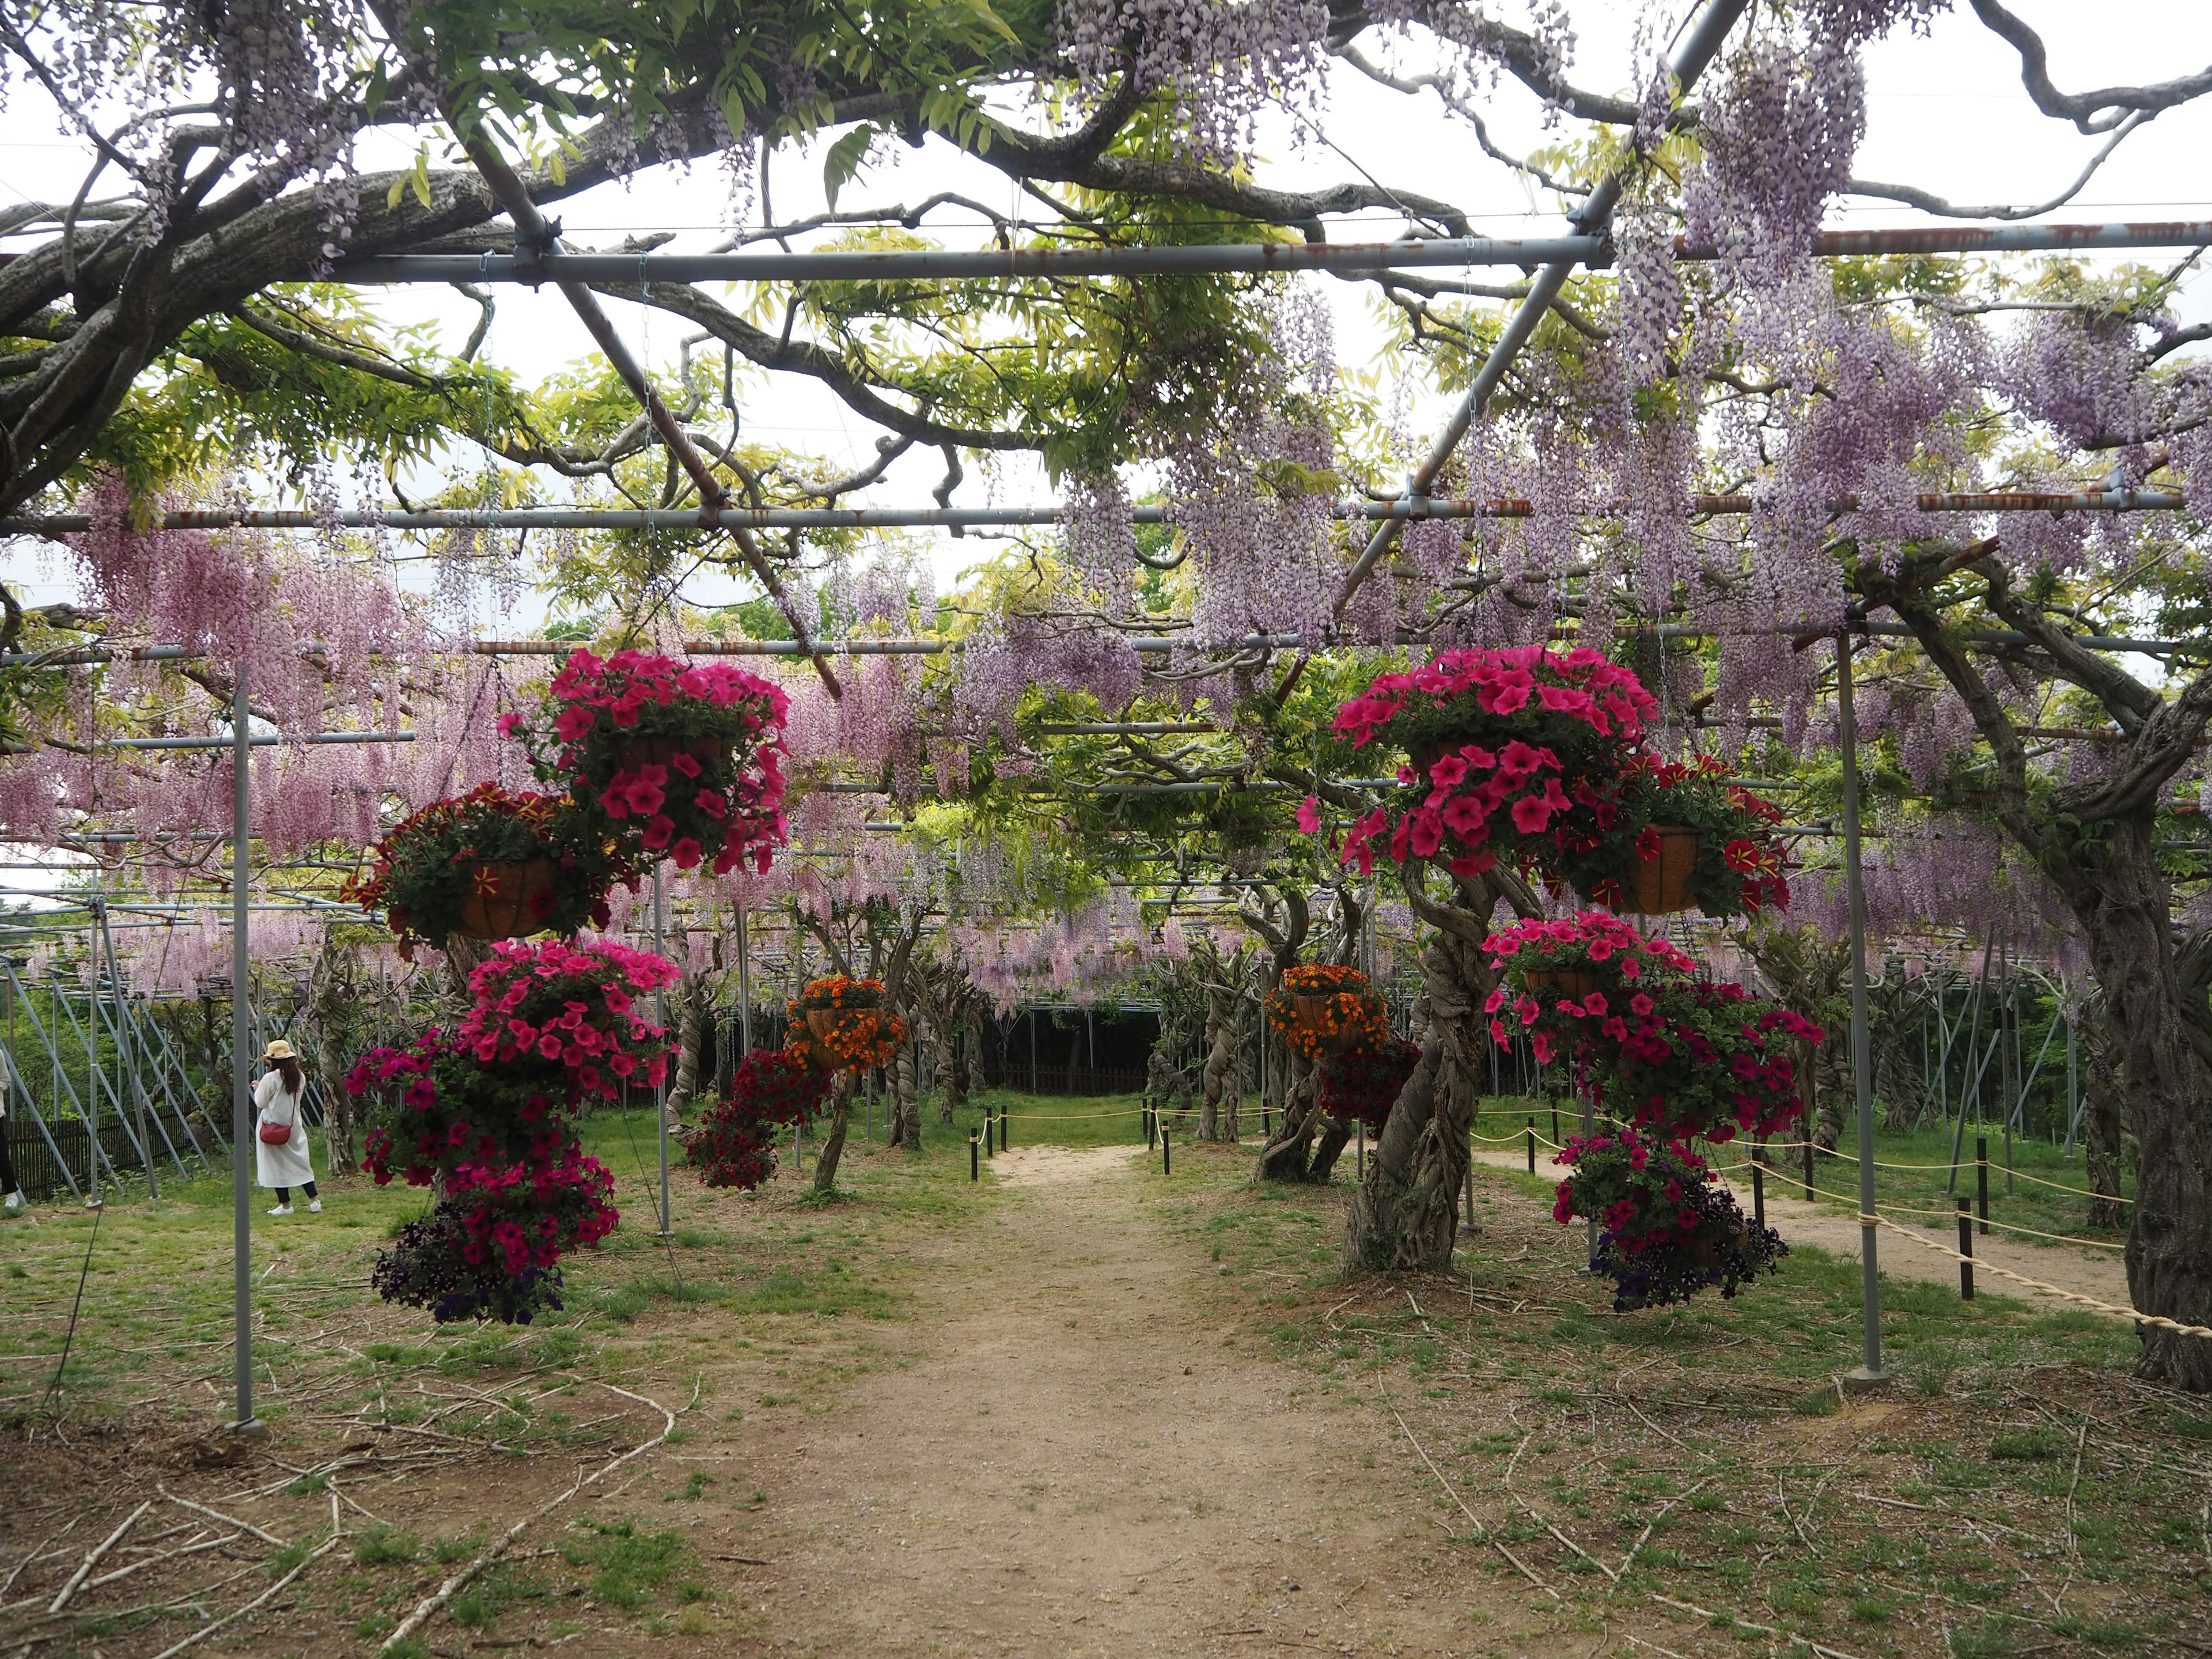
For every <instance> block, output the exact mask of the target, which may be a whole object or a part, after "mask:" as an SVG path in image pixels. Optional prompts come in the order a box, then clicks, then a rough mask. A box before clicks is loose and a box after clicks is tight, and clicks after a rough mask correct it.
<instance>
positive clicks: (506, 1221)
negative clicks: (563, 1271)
mask: <svg viewBox="0 0 2212 1659" xmlns="http://www.w3.org/2000/svg"><path fill="white" fill-rule="evenodd" d="M614 1189H615V1178H614V1176H612V1175H611V1174H610V1173H609V1172H608V1170H607V1169H606V1167H605V1165H604V1164H601V1163H600V1162H599V1160H598V1159H597V1158H562V1160H561V1161H560V1162H559V1163H557V1164H507V1165H506V1166H504V1167H501V1168H494V1167H493V1166H491V1165H489V1164H463V1165H461V1166H460V1167H459V1169H457V1170H454V1171H453V1174H452V1176H450V1177H449V1178H448V1179H447V1186H446V1192H447V1198H448V1199H449V1200H451V1201H452V1203H453V1208H454V1211H455V1217H454V1218H455V1219H456V1220H457V1221H458V1222H459V1225H460V1228H461V1231H462V1232H463V1234H464V1235H465V1238H466V1241H467V1242H466V1243H463V1244H462V1245H461V1247H460V1251H461V1259H462V1260H463V1261H466V1262H467V1263H468V1264H469V1265H470V1266H471V1267H483V1266H486V1265H495V1266H498V1267H503V1268H504V1269H505V1270H506V1271H507V1273H509V1274H510V1275H513V1276H516V1277H520V1275H521V1274H523V1273H526V1272H528V1271H529V1270H530V1269H532V1268H533V1267H535V1268H544V1267H551V1266H552V1265H553V1264H554V1263H555V1262H556V1261H558V1260H560V1258H561V1257H562V1255H566V1254H568V1252H570V1251H572V1250H580V1249H590V1248H591V1247H592V1245H594V1244H596V1243H599V1241H600V1240H601V1239H603V1238H605V1237H606V1236H607V1235H608V1234H609V1233H611V1232H612V1231H614V1230H615V1227H616V1225H617V1223H618V1222H619V1221H620V1219H621V1217H620V1215H619V1214H618V1212H617V1211H616V1209H615V1207H614V1206H612V1205H611V1204H610V1203H608V1202H607V1194H610V1193H611V1192H613V1191H614Z"/></svg>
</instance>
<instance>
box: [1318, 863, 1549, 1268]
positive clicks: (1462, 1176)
mask: <svg viewBox="0 0 2212 1659" xmlns="http://www.w3.org/2000/svg"><path fill="white" fill-rule="evenodd" d="M1427 874H1428V872H1427V868H1426V866H1425V864H1424V863H1423V862H1422V861H1421V860H1409V861H1408V862H1407V865H1406V867H1405V872H1404V875H1405V884H1406V897H1407V902H1410V903H1411V904H1412V906H1413V912H1414V914H1415V915H1418V916H1419V917H1420V919H1421V920H1422V921H1425V922H1427V923H1428V924H1429V925H1430V926H1431V927H1433V928H1435V929H1436V930H1437V931H1436V934H1435V936H1434V938H1432V939H1431V940H1430V942H1429V945H1428V947H1427V949H1425V951H1422V953H1421V970H1422V981H1423V982H1422V990H1421V995H1420V998H1419V1001H1417V1002H1416V1003H1415V1004H1414V1007H1413V1032H1414V1036H1416V1038H1417V1039H1419V1040H1420V1042H1421V1060H1420V1064H1419V1066H1415V1067H1414V1069H1413V1075H1412V1076H1411V1077H1409V1078H1407V1079H1406V1086H1405V1087H1404V1088H1403V1089H1401V1091H1399V1094H1398V1100H1397V1103H1396V1104H1395V1105H1394V1106H1393V1107H1392V1108H1391V1109H1390V1115H1389V1118H1388V1119H1387V1120H1385V1121H1384V1122H1383V1133H1381V1134H1379V1135H1377V1136H1376V1139H1375V1144H1374V1147H1373V1149H1372V1152H1371V1155H1370V1158H1369V1159H1368V1163H1367V1176H1366V1179H1365V1180H1364V1181H1362V1182H1360V1184H1359V1189H1358V1194H1357V1195H1356V1196H1355V1197H1354V1198H1353V1200H1352V1206H1351V1208H1350V1209H1349V1210H1348V1211H1347V1212H1346V1215H1345V1218H1344V1261H1345V1265H1346V1267H1351V1268H1360V1267H1366V1268H1377V1269H1390V1268H1412V1269H1417V1270H1420V1271H1425V1272H1443V1271H1447V1270H1449V1267H1451V1257H1452V1246H1453V1244H1454V1243H1455V1241H1456V1239H1457V1238H1458V1236H1459V1206H1460V1193H1461V1190H1462V1188H1464V1187H1465V1185H1466V1184H1467V1170H1468V1151H1469V1148H1468V1135H1469V1133H1470V1132H1471V1131H1472V1130H1473V1128H1474V1103H1475V1096H1476V1094H1477V1093H1478V1091H1480V1088H1481V1079H1482V1077H1483V1068H1484V1067H1485V1066H1486V1065H1487V1064H1488V1062H1489V1044H1490V1025H1489V1017H1488V1016H1487V1015H1486V1014H1485V1013H1484V1012H1482V1005H1483V1001H1484V1000H1485V999H1486V997H1488V996H1489V994H1490V993H1491V991H1492V988H1493V987H1495V986H1496V984H1497V975H1494V974H1493V973H1492V971H1491V969H1490V959H1489V957H1488V956H1487V955H1486V953H1485V952H1484V951H1483V949H1482V941H1483V940H1484V939H1486V938H1487V937H1488V936H1489V933H1490V917H1491V913H1492V911H1493V910H1495V909H1496V908H1497V907H1498V900H1499V899H1500V898H1501V897H1504V896H1506V895H1507V894H1508V893H1509V892H1511V893H1514V894H1515V895H1516V908H1527V909H1528V910H1530V911H1533V910H1534V908H1535V906H1534V902H1533V900H1531V899H1529V898H1528V896H1527V895H1526V894H1525V892H1521V891H1519V890H1518V884H1517V882H1511V878H1510V877H1504V876H1501V875H1500V874H1499V873H1498V872H1495V871H1493V872H1490V873H1488V874H1486V875H1483V876H1480V877H1476V878H1473V879H1471V880H1463V881H1462V882H1461V883H1460V884H1459V893H1458V896H1457V897H1456V898H1455V900H1454V901H1453V902H1450V903H1449V904H1438V903H1437V902H1434V901H1433V900H1431V898H1430V897H1429V896H1428V895H1427V893H1426V892H1425V882H1426V879H1427ZM1509 882H1511V884H1510V885H1509Z"/></svg>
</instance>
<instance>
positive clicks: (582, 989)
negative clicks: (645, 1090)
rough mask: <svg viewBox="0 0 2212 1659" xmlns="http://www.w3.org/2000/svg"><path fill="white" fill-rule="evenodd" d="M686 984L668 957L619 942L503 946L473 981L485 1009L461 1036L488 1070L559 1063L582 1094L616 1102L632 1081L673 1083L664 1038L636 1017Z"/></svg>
mask: <svg viewBox="0 0 2212 1659" xmlns="http://www.w3.org/2000/svg"><path fill="white" fill-rule="evenodd" d="M679 976H680V975H679V974H678V969H677V967H676V964H675V963H672V962H670V961H668V960H667V959H666V958H665V957H656V956H653V955H651V954H649V953H647V952H645V951H633V950H630V949H629V948H628V947H627V946H624V945H617V943H615V942H614V941H613V940H612V939H595V940H593V941H592V943H590V944H588V945H568V944H565V943H563V942H562V941H561V940H558V939H549V940H547V941H545V942H544V943H542V944H538V945H495V946H494V947H493V949H492V955H491V959H490V960H489V961H488V962H486V963H483V965H482V966H481V967H479V968H478V969H477V970H476V971H475V972H474V973H473V974H471V975H469V989H470V991H471V994H473V995H474V996H475V998H476V1003H477V1006H476V1007H475V1008H474V1009H473V1010H472V1011H471V1012H470V1014H469V1016H468V1018H466V1019H465V1020H463V1021H462V1022H461V1028H460V1036H461V1039H462V1041H463V1042H466V1043H468V1044H470V1045H471V1047H472V1048H473V1051H474V1053H475V1054H476V1057H477V1060H481V1061H483V1062H485V1063H487V1064H491V1063H498V1064H508V1063H512V1062H513V1061H517V1060H521V1061H524V1062H529V1061H532V1060H540V1061H545V1062H549V1063H553V1064H557V1065H559V1066H562V1067H565V1068H566V1069H567V1071H568V1073H569V1075H570V1076H571V1077H572V1078H573V1079H574V1084H575V1086H576V1087H577V1088H578V1089H580V1090H581V1091H583V1092H585V1093H586V1094H596V1095H599V1096H600V1097H603V1098H605V1099H608V1100H612V1099H614V1098H615V1097H616V1096H617V1094H618V1093H619V1092H620V1091H621V1088H622V1085H623V1084H624V1083H625V1082H629V1081H631V1080H635V1081H636V1082H637V1083H639V1084H641V1085H645V1086H647V1087H652V1086H654V1085H658V1084H659V1083H660V1082H661V1081H662V1079H665V1077H666V1076H667V1074H668V1060H667V1054H666V1047H665V1042H663V1038H664V1037H665V1032H663V1031H662V1030H659V1028H658V1027H657V1026H653V1025H648V1024H646V1023H645V1022H644V1021H643V1020H642V1019H640V1018H638V1017H637V1015H636V1014H635V1012H633V1010H634V1008H635V999H636V998H637V997H640V996H643V995H646V994H649V993H651V992H653V991H655V990H658V989H659V988H660V987H663V986H665V985H673V984H674V983H676V981H677V980H678V977H679Z"/></svg>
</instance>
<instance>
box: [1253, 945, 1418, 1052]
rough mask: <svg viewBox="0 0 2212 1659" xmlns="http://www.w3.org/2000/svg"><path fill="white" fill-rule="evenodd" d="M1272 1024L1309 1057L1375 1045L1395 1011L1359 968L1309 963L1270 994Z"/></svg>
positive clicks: (1387, 1032)
mask: <svg viewBox="0 0 2212 1659" xmlns="http://www.w3.org/2000/svg"><path fill="white" fill-rule="evenodd" d="M1266 1011H1267V1023H1268V1024H1270V1025H1272V1026H1273V1027H1274V1028H1275V1030H1278V1031H1279V1032H1280V1033H1281V1034H1282V1037H1283V1041H1284V1042H1286V1043H1288V1044H1289V1045H1290V1048H1291V1052H1292V1053H1293V1054H1299V1055H1302V1056H1304V1058H1305V1059H1308V1060H1317V1059H1319V1058H1320V1057H1321V1056H1322V1055H1323V1054H1350V1053H1352V1052H1354V1051H1357V1050H1361V1049H1367V1048H1376V1047H1378V1046H1379V1045H1380V1044H1382V1043H1383V1042H1385V1041H1387V1040H1388V1039H1389V1035H1390V1020H1389V1011H1388V1010H1387V1009H1385V1008H1384V1007H1383V999H1382V998H1380V997H1378V996H1376V994H1375V993H1374V992H1373V991H1372V990H1371V989H1370V988H1369V987H1368V983H1367V975H1364V974H1363V973H1361V972H1360V971H1359V970H1358V969H1356V968H1340V967H1336V966H1334V965H1332V964H1329V963H1301V964H1299V965H1298V966H1297V967H1295V968H1290V969H1285V970H1284V974H1283V978H1282V982H1281V983H1280V984H1279V985H1278V986H1277V987H1275V988H1274V989H1273V990H1272V991H1270V992H1269V993H1268V994H1267V1004H1266Z"/></svg>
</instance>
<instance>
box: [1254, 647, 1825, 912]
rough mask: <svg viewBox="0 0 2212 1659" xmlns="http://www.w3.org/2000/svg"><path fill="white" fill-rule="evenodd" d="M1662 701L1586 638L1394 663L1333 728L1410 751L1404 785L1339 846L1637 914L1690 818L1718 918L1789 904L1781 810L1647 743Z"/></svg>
mask: <svg viewBox="0 0 2212 1659" xmlns="http://www.w3.org/2000/svg"><path fill="white" fill-rule="evenodd" d="M1656 710H1657V705H1656V703H1654V702H1653V701H1652V699H1651V696H1650V694H1649V693H1648V692H1646V691H1645V690H1644V687H1643V685H1642V684H1641V683H1639V682H1638V679H1637V678H1636V676H1635V675H1634V674H1633V673H1632V672H1630V671H1628V670H1627V669H1626V668H1623V667H1620V665H1617V664H1615V663H1613V662H1610V661H1608V660H1607V659H1606V658H1605V657H1603V656H1601V655H1600V654H1599V653H1597V652H1595V651H1589V650H1584V649H1577V650H1574V651H1571V652H1569V653H1566V654H1565V656H1561V655H1559V654H1558V653H1553V652H1551V651H1547V650H1545V649H1544V648H1543V647H1540V646H1523V647H1516V648H1514V649H1510V650H1480V649H1468V650H1461V651H1447V652H1445V653H1443V654H1442V655H1441V656H1439V657H1437V659H1436V660H1435V661H1433V662H1431V663H1430V664H1429V665H1427V666H1426V667H1424V668H1420V669H1417V670H1415V671H1413V672H1412V673H1409V674H1384V675H1383V676H1381V677H1380V678H1377V679H1376V680H1375V682H1374V683H1373V684H1371V685H1370V687H1369V688H1368V690H1367V691H1366V692H1365V693H1364V695H1363V696H1357V697H1354V698H1352V700H1351V701H1350V702H1346V703H1344V704H1342V705H1340V707H1339V708H1338V709H1337V713H1336V726H1335V729H1336V730H1337V732H1339V733H1340V734H1342V735H1345V736H1347V737H1349V738H1352V742H1353V744H1354V746H1355V747H1357V746H1358V745H1359V744H1365V743H1367V742H1369V741H1370V740H1371V739H1373V738H1378V737H1381V738H1387V739H1388V740H1389V741H1390V742H1391V743H1392V744H1395V745H1397V746H1398V747H1401V748H1402V749H1404V750H1406V752H1407V755H1408V757H1410V759H1409V762H1408V763H1407V764H1405V765H1403V766H1401V767H1400V768H1399V769H1398V781H1399V782H1400V783H1401V785H1402V786H1403V788H1402V789H1401V790H1400V792H1399V793H1397V794H1396V796H1395V798H1394V799H1391V800H1389V801H1387V802H1385V803H1384V804H1383V805H1380V806H1377V807H1376V809H1375V810H1374V811H1371V812H1369V813H1367V814H1366V815H1365V816H1364V817H1361V818H1360V819H1358V821H1357V822H1356V823H1353V825H1352V829H1351V831H1350V832H1349V833H1348V834H1347V835H1346V837H1345V839H1344V845H1343V847H1342V848H1341V849H1340V856H1341V857H1342V859H1343V860H1345V861H1346V862H1347V863H1350V862H1357V863H1358V866H1359V869H1360V872H1361V873H1363V874H1365V873H1367V872H1370V871H1372V869H1373V868H1374V865H1375V854H1376V848H1377V846H1378V845H1379V846H1381V847H1383V848H1385V849H1386V850H1387V852H1388V854H1389V858H1390V859H1391V860H1392V861H1393V862H1395V863H1398V864H1404V863H1406V862H1407V860H1413V859H1423V860H1426V859H1441V860H1443V861H1444V863H1445V864H1446V865H1447V866H1448V867H1449V869H1450V871H1451V872H1452V873H1453V874H1454V875H1455V876H1460V877H1462V878H1472V877H1475V876H1479V875H1480V874H1482V873H1483V872H1485V871H1486V870H1489V869H1490V868H1492V866H1494V865H1496V864H1497V863H1498V861H1499V860H1501V859H1504V860H1509V861H1510V862H1511V863H1512V864H1514V865H1515V866H1518V867H1519V868H1521V869H1522V870H1523V871H1535V872H1541V875H1542V877H1543V878H1544V879H1545V881H1546V882H1547V884H1550V885H1551V886H1552V888H1553V890H1554V891H1558V890H1562V889H1563V888H1564V887H1565V886H1566V885H1569V884H1571V885H1572V886H1574V887H1576V888H1577V889H1579V890H1581V891H1582V892H1583V893H1584V894H1586V895H1588V896H1589V897H1591V898H1592V899H1595V900H1596V901H1597V902H1600V903H1604V904H1608V905H1612V906H1613V907H1614V908H1621V909H1625V908H1628V904H1629V899H1630V893H1631V891H1632V888H1633V887H1634V885H1635V884H1636V882H1637V879H1638V866H1639V865H1640V864H1643V863H1648V862H1649V861H1650V860H1653V859H1655V858H1656V857H1658V856H1659V854H1660V849H1661V846H1662V842H1661V837H1660V836H1659V835H1658V833H1657V830H1656V828H1655V827H1654V826H1657V825H1680V826H1681V827H1683V828H1686V829H1693V830H1695V831H1696V832H1697V847H1698V854H1697V860H1696V866H1695V868H1694V869H1693V870H1692V871H1690V872H1686V873H1687V879H1688V887H1689V896H1691V897H1692V898H1693V899H1694V900H1695V901H1696V902H1697V903H1698V905H1699V908H1702V909H1704V910H1705V913H1706V914H1707V915H1735V914H1737V913H1739V912H1741V911H1744V910H1747V909H1748V910H1757V909H1759V908H1762V907H1763V906H1765V905H1768V904H1775V905H1786V904H1787V903H1788V902H1789V900H1790V889H1789V884H1788V883H1787V882H1786V881H1784V879H1783V870H1784V854H1783V851H1782V848H1781V846H1780V844H1779V843H1778V842H1777V841H1776V840H1775V839H1774V837H1773V836H1772V835H1771V833H1769V829H1770V826H1771V824H1772V823H1775V822H1776V821H1778V817H1779V816H1780V815H1779V814H1778V813H1777V812H1776V811H1774V809H1773V808H1772V807H1771V806H1770V805H1768V804H1767V803H1766V802H1765V801H1762V800H1760V799H1759V798H1758V797H1757V796H1755V795H1753V794H1751V793H1749V792H1747V791H1746V790H1743V789H1741V788H1740V787H1734V786H1730V785H1728V784H1727V783H1726V781H1725V780H1724V779H1723V778H1721V777H1719V776H1718V775H1717V774H1718V772H1719V771H1720V767H1719V763H1717V762H1714V761H1711V760H1705V761H1700V762H1698V763H1695V764H1692V765H1688V766H1683V765H1677V764H1674V763H1670V762H1668V761H1666V760H1664V759H1662V758H1661V757H1658V756H1656V755H1653V754H1650V753H1648V752H1646V751H1645V750H1644V747H1643V744H1644V736H1645V726H1646V724H1647V722H1648V721H1649V720H1650V717H1651V716H1652V715H1653V714H1655V713H1656ZM1297 821H1298V826H1299V828H1300V829H1304V831H1305V832H1306V833H1308V834H1309V835H1310V834H1313V833H1315V832H1316V831H1317V830H1318V829H1319V828H1320V825H1321V812H1320V807H1319V804H1318V803H1317V802H1316V801H1315V800H1314V799H1312V798H1310V797H1309V798H1308V799H1307V800H1306V801H1305V802H1304V803H1303V804H1302V805H1300V807H1299V809H1298V818H1297ZM1655 873H1656V872H1655ZM1671 878H1672V877H1671V875H1670V879H1671ZM1647 902H1648V901H1647ZM1668 902H1669V903H1670V904H1673V905H1676V906H1679V904H1680V898H1679V897H1678V896H1670V898H1669V900H1668Z"/></svg>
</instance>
